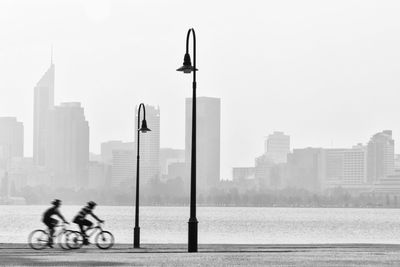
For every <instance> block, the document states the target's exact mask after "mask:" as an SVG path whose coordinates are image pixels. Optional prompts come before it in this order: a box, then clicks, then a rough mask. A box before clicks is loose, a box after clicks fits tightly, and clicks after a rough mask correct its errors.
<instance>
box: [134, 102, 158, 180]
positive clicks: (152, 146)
mask: <svg viewBox="0 0 400 267" xmlns="http://www.w3.org/2000/svg"><path fill="white" fill-rule="evenodd" d="M143 115H144V114H143V110H142V111H141V114H140V116H141V118H140V123H141V122H142V119H143ZM137 116H138V114H137V108H136V114H135V140H137V129H138V127H137V120H138V118H137ZM146 121H147V126H148V127H149V128H150V130H151V131H150V132H147V133H141V134H140V181H141V183H142V184H147V183H149V182H150V180H151V179H160V108H159V107H154V106H148V105H146ZM135 151H136V147H135Z"/></svg>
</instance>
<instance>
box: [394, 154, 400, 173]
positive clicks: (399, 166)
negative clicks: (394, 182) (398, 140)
mask: <svg viewBox="0 0 400 267" xmlns="http://www.w3.org/2000/svg"><path fill="white" fill-rule="evenodd" d="M394 168H395V171H396V170H400V155H399V154H397V155H395V157H394Z"/></svg>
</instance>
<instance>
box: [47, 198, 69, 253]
mask: <svg viewBox="0 0 400 267" xmlns="http://www.w3.org/2000/svg"><path fill="white" fill-rule="evenodd" d="M51 204H52V205H53V206H52V207H51V208H49V209H47V210H46V211H45V212H44V213H43V220H42V221H43V223H44V224H45V225H46V226H47V227H49V233H50V238H49V244H48V245H49V246H50V247H52V246H53V235H54V227H55V226H56V225H57V224H58V220H56V219H54V218H53V216H54V215H57V216H58V217H60V218H61V219H62V220H63V221H64V223H67V224H68V222H67V221H66V220H65V219H64V217H63V216H62V215H61V213H60V211H59V208H60V206H61V200H59V199H54V200H53V201H52V202H51Z"/></svg>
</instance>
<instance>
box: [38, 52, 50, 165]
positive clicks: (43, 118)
mask: <svg viewBox="0 0 400 267" xmlns="http://www.w3.org/2000/svg"><path fill="white" fill-rule="evenodd" d="M54 73H55V66H54V63H53V48H52V49H51V61H50V67H49V68H48V69H47V71H46V72H45V73H44V75H43V76H42V78H41V79H40V80H39V82H38V83H37V84H36V86H35V88H34V90H35V92H34V104H33V108H34V110H33V124H34V126H33V158H34V161H35V163H36V165H39V166H44V165H45V163H46V135H47V131H48V129H49V125H48V124H49V110H51V109H53V107H54Z"/></svg>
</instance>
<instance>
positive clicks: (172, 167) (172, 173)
mask: <svg viewBox="0 0 400 267" xmlns="http://www.w3.org/2000/svg"><path fill="white" fill-rule="evenodd" d="M185 172H186V163H185V162H172V163H170V164H169V165H168V175H167V180H171V179H177V178H180V179H182V181H183V180H184V177H185Z"/></svg>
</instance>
